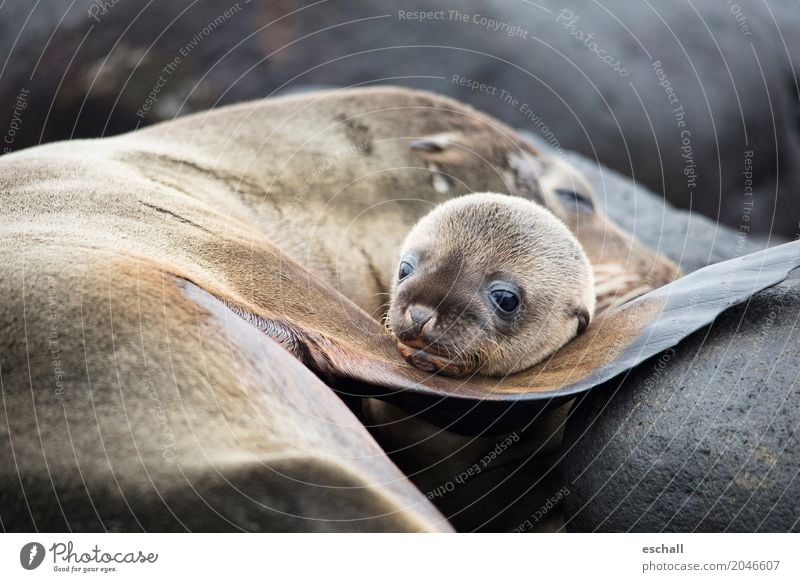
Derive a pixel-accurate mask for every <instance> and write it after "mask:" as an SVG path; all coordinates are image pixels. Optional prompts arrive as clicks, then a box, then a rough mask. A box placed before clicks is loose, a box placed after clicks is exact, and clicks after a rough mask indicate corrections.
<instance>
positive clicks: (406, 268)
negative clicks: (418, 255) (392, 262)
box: [397, 261, 414, 281]
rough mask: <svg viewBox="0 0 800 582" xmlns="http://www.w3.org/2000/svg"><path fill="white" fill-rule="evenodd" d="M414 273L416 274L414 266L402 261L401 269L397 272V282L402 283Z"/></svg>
mask: <svg viewBox="0 0 800 582" xmlns="http://www.w3.org/2000/svg"><path fill="white" fill-rule="evenodd" d="M413 272H414V265H412V264H411V263H409V262H408V261H402V262H401V263H400V268H399V269H398V270H397V280H398V281H402V280H403V279H405V278H406V277H408V276H409V275H410V274H411V273H413Z"/></svg>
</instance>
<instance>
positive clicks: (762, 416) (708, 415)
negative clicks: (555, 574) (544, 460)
mask: <svg viewBox="0 0 800 582" xmlns="http://www.w3.org/2000/svg"><path fill="white" fill-rule="evenodd" d="M798 319H800V282H799V281H797V280H788V281H786V282H784V283H783V284H781V285H780V286H778V287H776V288H773V289H770V290H767V291H764V292H762V293H759V294H758V295H756V296H754V297H753V299H752V300H751V301H750V302H749V303H748V304H745V305H742V306H739V307H737V308H735V309H732V310H730V311H728V312H726V313H725V314H723V315H722V316H721V317H720V318H719V319H718V320H717V321H716V322H715V323H714V324H713V325H712V326H710V327H708V328H705V329H703V330H700V331H698V332H697V333H695V334H693V335H692V336H690V337H689V338H688V339H687V340H685V341H684V342H682V343H681V344H680V345H678V346H677V347H676V348H675V349H674V350H669V351H667V352H666V353H664V354H662V355H661V356H660V357H658V358H654V359H652V360H650V361H648V362H646V363H644V364H642V365H641V366H639V367H638V368H636V369H635V370H633V371H632V372H631V373H630V374H629V375H627V376H626V377H623V378H622V379H621V380H614V381H611V382H609V383H608V384H606V385H605V386H601V387H599V388H597V389H595V390H594V391H592V392H591V393H590V394H589V395H588V396H587V397H586V398H585V399H584V400H583V401H581V402H580V403H579V404H578V405H577V406H576V407H575V409H574V410H573V413H572V415H571V418H570V420H569V423H568V426H567V431H566V436H565V449H564V450H565V453H566V460H565V464H564V470H565V475H566V487H567V488H568V489H569V491H570V494H569V496H567V497H565V501H564V503H565V509H566V516H567V517H566V523H567V525H566V527H567V529H569V530H571V531H684V532H685V531H712V532H716V531H746V532H756V531H800V476H799V471H798V467H800V452H799V451H800V433H798V426H800V417H799V416H798V410H800V387H798V384H797V381H798V374H800V332H798V328H797V324H798Z"/></svg>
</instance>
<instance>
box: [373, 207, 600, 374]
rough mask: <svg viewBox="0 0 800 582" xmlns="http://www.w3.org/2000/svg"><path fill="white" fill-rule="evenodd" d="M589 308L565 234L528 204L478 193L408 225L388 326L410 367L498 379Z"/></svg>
mask: <svg viewBox="0 0 800 582" xmlns="http://www.w3.org/2000/svg"><path fill="white" fill-rule="evenodd" d="M594 307H595V291H594V281H593V277H592V267H591V264H590V263H589V260H588V259H587V258H586V254H585V253H584V252H583V249H582V248H581V245H580V243H579V242H578V241H577V239H576V238H575V237H574V236H573V235H572V233H571V232H570V231H569V229H568V228H567V227H566V226H565V225H564V224H563V223H562V222H561V221H559V220H558V219H557V218H556V217H555V216H553V215H552V213H550V212H549V211H548V210H546V209H544V208H542V207H541V206H540V205H538V204H536V203H534V202H530V201H528V200H524V199H522V198H517V197H513V196H505V195H503V194H491V193H485V194H472V195H468V196H462V197H460V198H456V199H454V200H451V201H449V202H446V203H444V204H441V205H439V206H437V207H436V208H435V209H434V210H433V211H432V212H430V213H429V214H427V215H426V216H425V217H423V218H422V220H420V221H419V222H418V223H417V224H416V225H415V226H414V228H413V229H412V230H411V232H410V233H409V235H408V236H407V237H406V240H405V242H404V243H403V249H402V251H401V258H400V263H399V267H398V271H397V276H396V278H395V280H394V283H393V285H392V294H391V304H390V308H389V314H388V315H389V317H388V321H389V325H390V327H391V329H392V331H393V332H394V333H395V335H396V336H397V338H398V340H399V344H398V347H399V349H400V352H401V353H402V354H403V356H404V357H405V358H406V359H407V360H408V361H409V362H411V363H412V364H413V365H415V366H416V367H418V368H421V369H423V370H427V371H441V372H443V373H445V374H450V375H461V374H467V373H471V372H479V373H481V374H485V375H491V376H504V375H506V374H512V373H514V372H518V371H520V370H523V369H525V368H528V367H530V366H532V365H533V364H536V363H537V362H539V361H541V360H543V359H544V358H546V357H547V356H549V355H550V354H552V353H553V352H555V351H556V350H557V349H558V348H560V347H561V346H563V345H564V344H565V343H567V342H568V341H569V340H570V339H572V338H573V337H574V336H575V335H576V334H578V333H580V332H581V331H583V330H584V329H585V328H586V326H587V325H588V323H589V320H590V319H591V317H592V315H593V314H594Z"/></svg>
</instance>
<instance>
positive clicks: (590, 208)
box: [555, 188, 594, 213]
mask: <svg viewBox="0 0 800 582" xmlns="http://www.w3.org/2000/svg"><path fill="white" fill-rule="evenodd" d="M555 192H556V194H558V196H559V197H560V198H561V199H562V200H563V201H564V202H566V203H567V204H569V205H571V206H573V207H574V208H576V209H577V210H579V211H581V212H588V213H592V212H594V202H592V199H591V198H589V197H588V196H585V195H584V194H581V193H580V192H576V191H575V190H570V189H569V188H556V190H555Z"/></svg>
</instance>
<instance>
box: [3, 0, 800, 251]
mask: <svg viewBox="0 0 800 582" xmlns="http://www.w3.org/2000/svg"><path fill="white" fill-rule="evenodd" d="M798 32H800V4H798V2H797V1H796V0H769V1H745V0H737V1H733V0H714V1H709V0H696V1H692V0H675V1H672V2H669V3H663V2H659V3H656V2H653V1H652V0H615V1H614V2H613V3H612V2H601V1H592V0H559V1H558V2H555V1H552V0H538V1H537V2H533V1H528V0H485V1H478V0H459V1H454V0H453V1H438V2H422V1H420V0H399V1H392V2H389V1H384V0H377V1H376V0H369V1H368V0H350V1H347V2H344V1H333V0H331V1H325V0H320V1H316V2H303V1H292V0H272V1H260V0H249V1H248V0H239V1H238V2H231V1H230V0H216V1H214V2H212V1H210V0H150V1H144V0H143V1H133V0H35V1H31V0H10V1H9V0H6V1H1V2H0V63H2V65H0V133H2V135H3V138H2V139H3V143H2V149H1V150H0V151H2V152H3V153H9V152H13V151H14V150H17V149H20V148H24V147H29V146H32V145H35V144H38V143H42V142H48V141H53V140H61V139H70V138H85V137H96V136H102V135H112V134H117V133H120V132H124V131H128V130H132V129H135V128H137V127H140V126H144V125H148V124H153V123H157V122H159V121H162V120H165V119H171V118H173V117H175V116H179V115H184V114H187V113H190V112H194V111H198V110H202V109H207V108H211V107H215V106H218V105H221V104H227V103H234V102H237V101H243V100H248V99H257V98H262V97H267V96H270V95H273V94H282V93H286V92H290V91H293V90H301V89H308V88H313V87H330V86H336V87H341V86H351V85H369V84H380V83H393V84H399V85H407V86H411V87H417V88H424V89H429V90H432V91H436V92H438V93H444V94H447V95H451V96H453V97H456V98H458V99H461V100H463V101H465V102H467V103H470V104H472V105H474V106H475V107H477V108H479V109H481V110H483V111H486V112H488V113H491V114H493V115H495V116H496V117H498V118H500V119H502V120H503V121H505V122H507V123H509V124H510V125H512V126H514V127H516V128H519V129H522V130H525V131H527V132H529V133H530V134H531V135H533V136H534V137H535V138H538V139H540V141H543V142H545V143H547V144H549V145H550V146H551V147H553V148H555V149H565V150H576V151H578V152H580V153H582V154H583V155H584V156H587V157H588V158H590V159H591V160H596V161H597V162H598V163H600V164H604V165H606V166H609V167H611V168H613V169H615V170H617V171H619V172H621V173H623V174H626V175H628V176H631V177H632V178H634V179H635V180H636V181H638V182H639V183H641V184H644V185H646V186H647V187H649V188H650V189H651V190H653V191H655V192H656V193H660V194H662V195H664V196H665V197H666V199H667V200H669V201H670V202H671V203H672V204H674V205H676V206H678V207H681V208H685V209H690V210H692V211H694V212H700V213H702V214H705V215H706V216H708V217H709V218H711V219H712V220H714V221H719V222H722V223H724V224H727V225H730V226H732V227H733V228H734V229H736V230H737V231H739V232H742V233H747V234H755V235H758V234H761V235H765V234H767V233H770V234H772V235H777V236H779V237H785V238H793V237H795V236H796V233H797V231H798V222H799V221H800V204H798V186H800V167H799V166H798V163H797V162H798V159H800V157H799V156H800V98H799V91H798V80H797V75H796V71H797V67H798V66H800V34H798Z"/></svg>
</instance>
